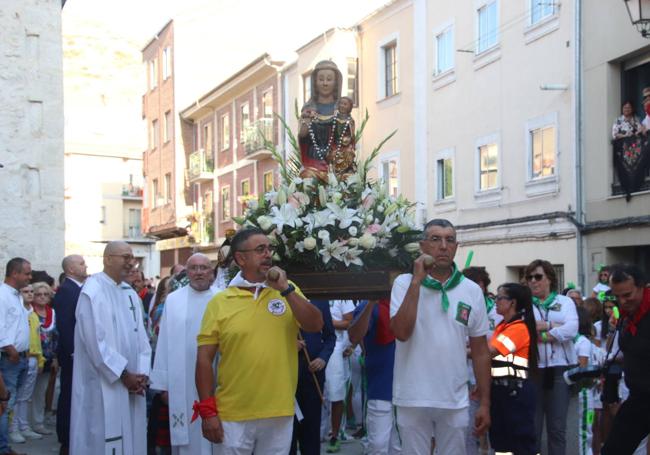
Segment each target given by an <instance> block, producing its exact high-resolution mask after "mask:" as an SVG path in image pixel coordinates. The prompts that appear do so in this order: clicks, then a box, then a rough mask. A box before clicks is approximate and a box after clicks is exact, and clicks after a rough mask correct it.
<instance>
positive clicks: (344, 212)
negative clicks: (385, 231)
mask: <svg viewBox="0 0 650 455" xmlns="http://www.w3.org/2000/svg"><path fill="white" fill-rule="evenodd" d="M327 208H328V209H330V210H331V211H332V213H333V214H334V216H335V217H336V219H337V220H338V221H339V227H340V228H341V229H347V228H349V227H350V226H351V225H352V223H354V222H355V221H356V222H357V223H361V218H359V217H358V216H356V214H357V211H356V209H349V208H347V207H339V206H338V205H336V204H334V203H332V202H330V203H328V204H327Z"/></svg>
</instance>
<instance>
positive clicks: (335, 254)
mask: <svg viewBox="0 0 650 455" xmlns="http://www.w3.org/2000/svg"><path fill="white" fill-rule="evenodd" d="M348 249H349V248H348V247H347V246H343V244H342V243H341V242H339V241H338V240H335V241H334V242H331V243H330V241H329V239H325V240H323V249H321V250H319V251H318V253H319V254H320V255H321V257H322V258H323V264H327V263H328V262H329V261H330V260H331V259H332V258H334V259H336V260H338V261H343V256H344V255H345V253H346V252H347V251H348Z"/></svg>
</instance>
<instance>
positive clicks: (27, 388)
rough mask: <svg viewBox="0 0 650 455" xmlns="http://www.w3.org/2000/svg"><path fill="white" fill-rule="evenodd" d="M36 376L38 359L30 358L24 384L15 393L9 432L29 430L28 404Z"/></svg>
mask: <svg viewBox="0 0 650 455" xmlns="http://www.w3.org/2000/svg"><path fill="white" fill-rule="evenodd" d="M37 375H38V359H37V358H36V357H30V358H29V359H28V361H27V375H26V377H25V382H23V383H22V384H21V385H20V388H19V389H18V392H17V393H16V404H15V406H14V418H13V419H12V420H11V425H10V426H9V432H11V433H13V432H15V431H25V430H27V429H28V428H29V419H28V416H27V414H28V411H29V402H30V401H31V399H32V394H33V393H34V386H35V385H36V376H37Z"/></svg>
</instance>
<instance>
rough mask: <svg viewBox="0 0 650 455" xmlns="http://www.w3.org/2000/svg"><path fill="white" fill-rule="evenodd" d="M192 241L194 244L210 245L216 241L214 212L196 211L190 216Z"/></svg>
mask: <svg viewBox="0 0 650 455" xmlns="http://www.w3.org/2000/svg"><path fill="white" fill-rule="evenodd" d="M189 220H190V222H191V224H190V232H189V236H190V241H191V242H192V243H193V244H194V245H201V246H208V245H211V244H213V243H214V217H213V214H212V212H206V213H199V212H195V213H193V214H192V215H191V216H190V217H189Z"/></svg>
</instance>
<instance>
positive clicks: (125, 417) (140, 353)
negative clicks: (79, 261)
mask: <svg viewBox="0 0 650 455" xmlns="http://www.w3.org/2000/svg"><path fill="white" fill-rule="evenodd" d="M134 263H135V258H134V257H133V252H132V251H131V247H130V246H129V245H128V244H127V243H125V242H119V241H118V242H109V243H108V245H106V248H105V250H104V271H103V272H102V273H98V274H96V275H93V276H91V277H90V278H88V279H87V280H86V282H85V283H84V286H83V288H82V290H81V294H80V296H79V301H78V302H77V309H76V319H77V323H76V326H75V338H74V366H73V378H72V412H71V414H72V419H71V423H70V434H71V435H72V437H71V438H70V453H71V454H72V455H87V454H91V453H92V454H102V453H121V454H123V455H140V454H145V453H147V441H146V434H147V432H146V409H145V408H146V403H145V397H144V390H145V387H146V384H147V380H148V378H147V376H148V374H149V369H150V366H151V347H150V345H149V339H148V338H147V334H146V332H145V329H144V324H143V321H142V319H143V311H142V304H141V303H140V299H139V298H138V295H137V294H136V293H135V291H134V290H133V288H132V287H131V286H129V285H128V284H127V283H125V282H124V279H125V278H126V277H127V276H128V274H129V272H130V271H131V269H132V267H133V265H134Z"/></svg>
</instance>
